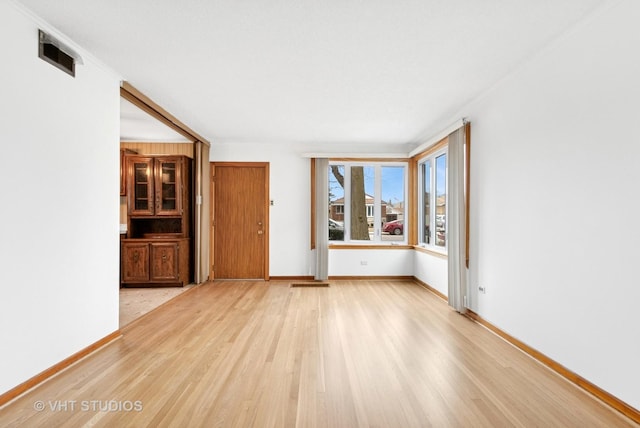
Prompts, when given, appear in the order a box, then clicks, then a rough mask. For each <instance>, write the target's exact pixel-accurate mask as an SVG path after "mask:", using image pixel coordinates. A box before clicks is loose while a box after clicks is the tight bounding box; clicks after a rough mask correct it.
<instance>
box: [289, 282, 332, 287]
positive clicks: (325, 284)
mask: <svg viewBox="0 0 640 428" xmlns="http://www.w3.org/2000/svg"><path fill="white" fill-rule="evenodd" d="M291 286H292V287H300V288H302V287H328V286H329V283H328V282H322V281H309V282H293V283H291Z"/></svg>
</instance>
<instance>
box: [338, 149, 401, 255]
mask: <svg viewBox="0 0 640 428" xmlns="http://www.w3.org/2000/svg"><path fill="white" fill-rule="evenodd" d="M332 165H339V166H343V167H344V189H343V191H344V195H343V200H344V203H343V204H342V206H343V213H342V214H343V217H344V221H343V226H344V239H343V240H342V241H333V240H331V241H329V245H330V247H334V248H335V247H349V246H357V247H366V246H375V247H383V246H393V247H398V246H403V247H406V246H408V245H409V230H410V226H411V220H410V217H411V216H410V212H411V211H410V210H411V203H410V199H409V196H410V192H409V184H410V182H411V177H410V168H411V167H410V160H409V159H398V160H358V159H330V160H329V168H330V167H331V166H332ZM351 167H365V168H366V167H373V169H374V191H373V193H374V194H373V195H370V196H373V198H374V202H373V207H371V206H370V204H366V205H367V213H369V211H370V209H371V208H373V214H374V215H373V223H374V226H373V239H372V240H353V239H351V209H350V207H351V194H350V191H347V189H350V187H351V186H350V185H351ZM383 167H402V168H404V170H403V192H402V195H403V202H404V215H403V217H404V218H403V220H404V233H403V235H402V236H403V239H402V241H385V240H383V239H382V236H383V234H382V229H383V226H382V221H381V220H382V202H383V199H382V190H383V189H382V169H383ZM331 174H332V173H331V171H329V176H331ZM365 194H366V191H365ZM329 205H330V206H331V202H329Z"/></svg>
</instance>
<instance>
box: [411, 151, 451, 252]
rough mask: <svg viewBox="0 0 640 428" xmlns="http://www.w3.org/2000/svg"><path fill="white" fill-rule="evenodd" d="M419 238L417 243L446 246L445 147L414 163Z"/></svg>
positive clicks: (443, 248) (438, 246) (427, 245)
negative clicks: (416, 182)
mask: <svg viewBox="0 0 640 428" xmlns="http://www.w3.org/2000/svg"><path fill="white" fill-rule="evenodd" d="M418 171H419V174H420V179H419V182H418V187H419V189H418V191H419V193H418V194H419V201H418V206H419V215H418V218H419V222H420V224H419V230H420V232H419V234H418V237H419V241H420V244H421V245H424V246H426V247H431V248H435V249H438V250H440V251H442V250H446V248H447V150H446V148H445V149H444V150H440V151H438V152H436V153H433V154H432V155H430V156H428V157H426V158H423V159H422V160H420V161H419V162H418Z"/></svg>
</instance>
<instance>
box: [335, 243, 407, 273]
mask: <svg viewBox="0 0 640 428" xmlns="http://www.w3.org/2000/svg"><path fill="white" fill-rule="evenodd" d="M412 275H413V250H408V249H391V250H389V249H379V250H377V249H363V250H358V249H348V250H347V249H335V250H329V276H412Z"/></svg>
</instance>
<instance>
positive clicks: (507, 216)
mask: <svg viewBox="0 0 640 428" xmlns="http://www.w3.org/2000/svg"><path fill="white" fill-rule="evenodd" d="M639 21H640V2H636V1H633V0H627V1H622V2H619V3H618V4H617V5H616V6H614V7H613V8H610V9H607V10H604V11H601V12H599V14H598V15H597V16H595V17H593V19H591V20H589V21H588V22H586V23H584V25H581V26H580V27H579V28H577V29H575V30H574V31H572V32H570V33H569V34H567V35H565V37H563V38H562V39H561V40H560V41H559V42H558V43H556V44H554V45H553V46H551V47H550V48H549V49H547V50H546V51H545V52H544V53H543V54H541V55H539V56H538V57H536V58H535V59H533V61H532V62H531V63H529V64H527V65H526V66H524V67H523V68H522V69H521V70H519V71H518V72H517V73H515V74H514V75H512V76H510V77H509V78H507V79H505V80H504V81H503V82H502V83H501V84H500V85H498V86H497V87H496V88H495V89H494V90H493V91H492V92H490V93H488V94H487V95H486V96H484V97H483V98H482V99H480V100H478V101H477V102H476V103H474V104H472V105H471V106H470V107H469V108H468V109H467V111H465V112H464V116H467V117H469V119H470V120H471V122H472V164H471V168H472V171H471V182H472V189H471V191H472V193H471V213H472V216H471V219H472V223H471V270H470V287H471V290H472V296H471V303H472V309H473V310H475V311H477V312H478V313H479V314H480V315H481V316H482V317H483V318H485V319H487V320H488V321H490V322H491V323H493V324H495V325H496V326H498V327H499V328H501V329H502V330H505V331H506V332H508V333H509V334H511V335H512V336H514V337H516V338H518V339H520V340H522V341H523V342H524V343H526V344H528V345H530V346H532V347H533V348H535V349H537V350H539V351H541V352H542V353H544V354H546V355H547V356H549V357H550V358H552V359H554V360H555V361H557V362H559V363H560V364H562V365H564V366H566V367H568V368H569V369H570V370H572V371H574V372H576V373H577V374H579V375H580V376H583V377H584V378H586V379H587V380H589V381H591V382H593V383H595V384H596V385H598V386H599V387H601V388H603V389H604V390H606V391H608V392H610V393H612V394H613V395H615V396H617V397H618V398H620V399H621V400H623V401H625V402H627V403H628V404H630V405H631V406H633V407H635V408H637V409H640V388H639V387H638V385H639V384H640V370H638V361H640V341H639V340H638V338H639V337H640V336H639V334H640V333H639V327H640V325H639V323H638V301H640V281H639V280H638V269H637V264H638V261H637V258H638V242H640V222H639V221H638V219H637V218H638V213H640V198H639V195H640V193H639V192H640V191H639V190H638V183H640V167H639V166H638V162H639V160H640V141H639V138H638V132H637V129H636V124H637V121H638V117H639V116H640V84H638V77H639V76H640V60H639V58H640V57H639V56H638V52H640V31H638V30H637V23H638V22H639ZM478 286H484V287H486V289H487V292H486V294H478V292H477V287H478Z"/></svg>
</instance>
